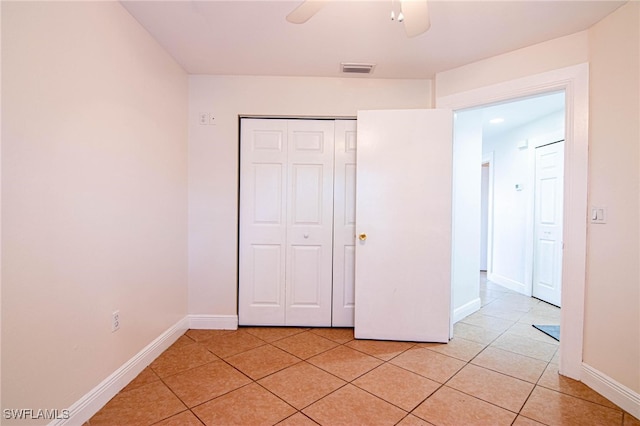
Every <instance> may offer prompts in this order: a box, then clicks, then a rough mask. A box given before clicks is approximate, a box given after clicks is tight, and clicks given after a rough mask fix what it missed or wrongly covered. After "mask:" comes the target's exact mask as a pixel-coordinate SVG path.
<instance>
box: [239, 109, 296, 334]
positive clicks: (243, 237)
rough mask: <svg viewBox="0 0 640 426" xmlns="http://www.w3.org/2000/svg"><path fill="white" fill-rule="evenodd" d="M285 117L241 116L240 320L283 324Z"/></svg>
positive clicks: (285, 209) (285, 174)
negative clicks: (265, 118)
mask: <svg viewBox="0 0 640 426" xmlns="http://www.w3.org/2000/svg"><path fill="white" fill-rule="evenodd" d="M287 137H288V133H287V120H259V119H243V120H242V125H241V143H240V159H241V166H240V170H241V172H242V175H241V176H240V206H241V208H240V238H239V247H240V250H239V259H238V262H239V281H240V285H239V292H238V319H239V323H240V324H241V325H284V324H285V265H286V263H285V261H286V252H287V247H286V243H287V216H286V212H287V173H288V170H287V169H288V160H287V157H288V153H287V147H288V144H287Z"/></svg>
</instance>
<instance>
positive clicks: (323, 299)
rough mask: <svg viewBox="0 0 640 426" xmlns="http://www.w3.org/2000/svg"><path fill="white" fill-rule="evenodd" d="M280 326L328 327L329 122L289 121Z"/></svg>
mask: <svg viewBox="0 0 640 426" xmlns="http://www.w3.org/2000/svg"><path fill="white" fill-rule="evenodd" d="M288 133H289V135H288V142H289V147H288V157H289V158H288V159H289V166H288V167H289V183H288V188H289V194H288V197H287V200H288V206H287V267H286V269H287V273H286V308H285V309H286V312H285V325H296V326H323V327H328V326H331V291H332V266H333V156H334V122H333V120H289V122H288Z"/></svg>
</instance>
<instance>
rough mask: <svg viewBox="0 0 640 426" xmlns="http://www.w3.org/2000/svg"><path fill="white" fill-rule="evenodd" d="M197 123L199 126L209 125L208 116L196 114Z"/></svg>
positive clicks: (203, 113)
mask: <svg viewBox="0 0 640 426" xmlns="http://www.w3.org/2000/svg"><path fill="white" fill-rule="evenodd" d="M198 123H200V124H208V123H209V114H208V113H206V112H201V113H200V114H198Z"/></svg>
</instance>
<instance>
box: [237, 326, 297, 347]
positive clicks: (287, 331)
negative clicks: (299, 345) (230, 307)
mask: <svg viewBox="0 0 640 426" xmlns="http://www.w3.org/2000/svg"><path fill="white" fill-rule="evenodd" d="M240 330H244V331H246V332H247V333H249V334H253V335H254V336H256V337H257V338H259V339H262V340H264V341H265V342H269V343H271V342H275V341H276V340H280V339H284V338H285V337H289V336H293V335H294V334H298V333H302V332H303V331H306V330H308V328H300V327H242V328H241V329H240Z"/></svg>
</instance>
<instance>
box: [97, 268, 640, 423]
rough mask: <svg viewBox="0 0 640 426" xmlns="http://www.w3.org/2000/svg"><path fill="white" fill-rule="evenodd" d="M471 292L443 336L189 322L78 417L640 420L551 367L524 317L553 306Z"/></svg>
mask: <svg viewBox="0 0 640 426" xmlns="http://www.w3.org/2000/svg"><path fill="white" fill-rule="evenodd" d="M481 299H482V305H483V306H482V308H481V309H480V310H479V311H478V312H476V313H474V314H473V315H470V316H469V317H467V318H465V319H464V320H462V321H460V322H459V323H457V324H456V325H455V326H454V338H453V340H451V341H450V342H449V343H448V344H446V345H443V344H433V343H409V342H387V341H371V340H354V338H353V330H352V329H345V328H335V329H331V328H311V329H309V328H267V327H265V328H262V327H241V328H240V329H239V330H237V331H215V330H189V331H188V332H187V333H186V334H185V335H183V336H181V337H180V338H179V339H178V341H176V342H175V344H174V345H173V346H171V347H170V348H169V349H167V350H166V351H165V352H164V353H163V354H162V355H160V357H159V358H158V359H156V360H155V361H154V362H153V363H152V364H151V365H150V366H149V367H147V368H146V369H145V370H144V371H143V372H142V373H141V374H140V375H139V376H138V377H137V378H136V379H134V380H133V381H132V382H131V383H130V384H129V385H128V386H127V387H125V388H124V389H123V390H122V391H121V392H120V393H119V394H118V395H116V396H115V397H114V398H113V399H112V400H111V401H110V402H109V403H108V404H107V405H106V406H105V407H104V408H102V410H100V411H99V412H98V413H97V414H96V415H95V416H94V417H93V418H91V420H90V421H89V422H87V424H88V425H90V426H99V425H144V426H146V425H158V426H159V425H163V426H169V425H176V426H178V425H180V426H182V425H185V426H191V425H194V426H195V425H199V426H201V425H203V424H204V425H243V426H244V425H274V424H278V425H315V424H321V425H402V426H410V425H453V426H467V425H492V426H493V425H541V424H543V425H581V426H582V425H599V426H600V425H621V426H622V425H624V426H630V425H633V426H640V421H638V419H635V418H634V417H632V416H630V415H629V414H628V413H625V412H624V411H622V410H621V409H620V408H618V407H616V406H615V405H614V404H613V403H611V402H609V401H608V400H607V399H605V398H603V397H602V396H600V395H599V394H597V393H595V392H593V391H592V390H591V389H589V388H588V387H587V386H585V385H583V384H581V383H579V382H576V381H573V380H571V379H567V378H565V377H562V376H559V375H558V343H557V342H556V341H555V340H553V339H551V338H550V337H548V336H546V335H545V334H543V333H541V332H539V331H537V330H536V329H534V328H533V327H532V326H531V324H532V323H539V324H559V321H560V310H559V309H558V308H556V307H554V306H551V305H548V304H546V303H544V302H540V301H538V300H536V299H532V298H528V297H524V296H521V295H519V294H516V293H514V292H511V291H509V290H506V289H504V288H502V287H500V286H498V285H496V284H494V283H491V282H486V280H483V282H482V283H481Z"/></svg>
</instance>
